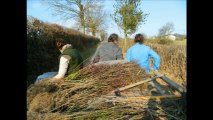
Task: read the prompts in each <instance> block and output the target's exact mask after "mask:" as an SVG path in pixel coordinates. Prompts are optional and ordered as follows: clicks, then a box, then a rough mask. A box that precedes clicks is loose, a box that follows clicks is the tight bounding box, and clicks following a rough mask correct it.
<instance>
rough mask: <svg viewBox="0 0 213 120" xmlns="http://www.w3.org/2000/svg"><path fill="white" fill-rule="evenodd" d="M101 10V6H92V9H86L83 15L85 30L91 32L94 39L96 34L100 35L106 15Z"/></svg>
mask: <svg viewBox="0 0 213 120" xmlns="http://www.w3.org/2000/svg"><path fill="white" fill-rule="evenodd" d="M102 8H103V6H102V5H99V4H93V8H92V9H88V11H86V14H85V17H86V21H85V22H86V27H87V30H88V31H89V32H91V33H92V35H93V36H94V37H95V36H96V34H97V33H100V31H101V30H102V29H103V27H104V22H105V21H104V20H105V16H106V14H105V12H104V11H103V9H102Z"/></svg>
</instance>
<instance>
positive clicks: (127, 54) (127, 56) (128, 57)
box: [126, 49, 131, 62]
mask: <svg viewBox="0 0 213 120" xmlns="http://www.w3.org/2000/svg"><path fill="white" fill-rule="evenodd" d="M130 52H131V51H130V49H128V50H127V53H126V59H127V61H128V62H130V61H131V56H130Z"/></svg>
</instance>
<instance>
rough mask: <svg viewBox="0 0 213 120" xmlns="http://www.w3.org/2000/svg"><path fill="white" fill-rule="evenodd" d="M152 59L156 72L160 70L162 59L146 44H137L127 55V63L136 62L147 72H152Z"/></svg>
mask: <svg viewBox="0 0 213 120" xmlns="http://www.w3.org/2000/svg"><path fill="white" fill-rule="evenodd" d="M150 57H151V58H152V59H153V61H154V70H158V69H159V66H160V57H159V56H158V54H157V53H156V52H155V51H153V50H152V48H150V47H148V46H146V45H144V44H139V43H136V44H134V45H133V46H132V47H130V48H129V49H128V50H127V54H126V58H127V61H129V62H130V61H135V62H136V63H137V64H139V66H140V67H141V68H142V69H145V70H146V72H149V71H150V62H149V58H150Z"/></svg>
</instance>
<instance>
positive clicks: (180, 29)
mask: <svg viewBox="0 0 213 120" xmlns="http://www.w3.org/2000/svg"><path fill="white" fill-rule="evenodd" d="M41 1H42V0H27V15H30V16H33V17H36V18H38V19H40V20H42V21H44V22H49V23H57V24H60V25H62V26H65V27H68V28H75V24H76V23H75V21H74V20H68V21H64V20H62V19H61V17H60V16H54V15H52V13H53V11H51V9H49V7H48V5H47V4H45V3H44V2H41ZM103 3H104V4H103V5H104V10H105V11H106V12H107V19H106V21H107V24H106V30H107V32H108V34H111V33H117V34H119V36H122V37H123V33H122V29H120V28H119V27H118V26H117V25H116V23H115V22H114V21H113V20H112V19H111V17H110V14H112V13H113V10H114V8H113V4H114V3H115V2H114V0H105V1H104V2H103ZM141 9H142V11H143V12H144V13H149V16H148V17H147V21H146V23H145V24H142V25H140V26H139V27H138V30H137V31H136V33H135V34H137V33H144V34H146V35H147V36H154V35H157V34H158V30H159V28H160V27H162V26H163V25H164V24H166V23H167V22H172V23H173V24H174V27H175V31H174V32H173V33H180V34H186V31H187V28H186V0H142V4H141ZM135 34H132V35H129V37H133V36H134V35H135Z"/></svg>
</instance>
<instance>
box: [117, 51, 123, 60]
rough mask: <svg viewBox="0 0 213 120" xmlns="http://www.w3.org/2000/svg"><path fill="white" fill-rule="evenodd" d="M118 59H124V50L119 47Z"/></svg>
mask: <svg viewBox="0 0 213 120" xmlns="http://www.w3.org/2000/svg"><path fill="white" fill-rule="evenodd" d="M116 59H117V60H123V59H124V58H123V53H122V50H121V49H120V48H119V49H118V52H117V55H116Z"/></svg>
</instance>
